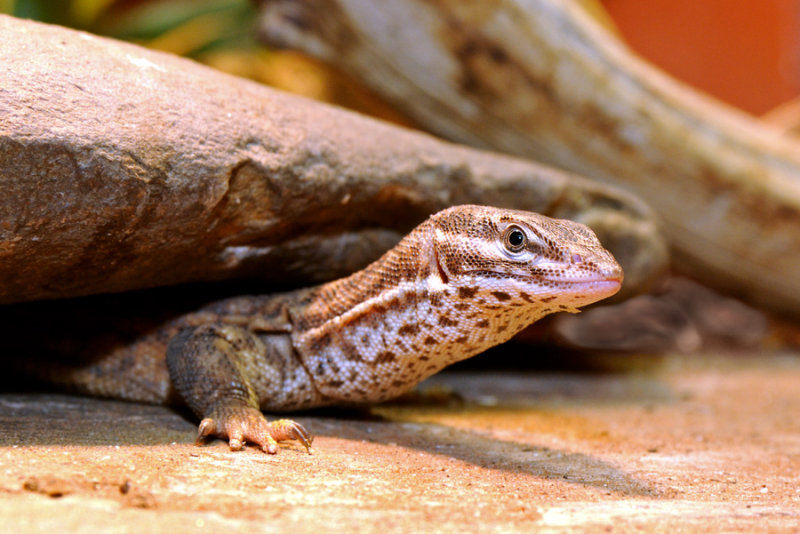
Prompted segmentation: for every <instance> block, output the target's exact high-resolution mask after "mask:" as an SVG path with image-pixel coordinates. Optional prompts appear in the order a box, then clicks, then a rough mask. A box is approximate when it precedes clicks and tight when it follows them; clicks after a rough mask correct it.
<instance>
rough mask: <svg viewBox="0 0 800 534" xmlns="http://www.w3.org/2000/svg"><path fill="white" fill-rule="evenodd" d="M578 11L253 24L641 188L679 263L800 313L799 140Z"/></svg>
mask: <svg viewBox="0 0 800 534" xmlns="http://www.w3.org/2000/svg"><path fill="white" fill-rule="evenodd" d="M577 4H578V3H577V2H563V1H560V0H491V1H484V2H461V1H458V0H396V1H393V2H373V1H371V0H330V1H329V0H304V1H286V0H277V1H275V0H273V1H266V2H264V5H263V17H262V21H261V30H262V33H263V36H264V37H265V39H266V40H267V41H269V42H271V43H273V44H279V45H283V46H292V47H295V48H299V49H302V50H304V51H306V52H308V53H310V54H312V55H314V56H317V57H318V58H322V59H324V60H326V61H328V62H330V63H332V64H334V65H336V66H338V67H340V68H342V69H344V70H346V71H349V72H350V73H351V74H354V75H355V76H357V77H358V78H360V79H362V80H364V81H365V82H366V83H367V84H368V85H370V86H371V87H372V88H374V89H375V90H377V91H378V92H380V93H382V94H383V95H384V96H386V97H387V98H388V99H390V100H391V101H392V102H394V104H396V106H397V107H398V108H399V109H401V110H402V111H404V112H405V113H407V114H408V115H409V116H410V117H412V118H413V119H414V120H415V121H416V122H417V123H418V124H420V125H423V126H424V127H426V128H427V129H429V130H430V131H432V132H435V133H437V134H439V135H441V136H444V137H446V138H449V139H451V140H456V141H459V142H464V143H467V144H471V145H473V146H477V147H482V148H491V149H494V150H500V151H503V152H507V153H511V154H515V155H519V156H524V157H529V158H533V159H536V160H539V161H544V162H548V163H551V164H555V165H558V166H560V167H562V168H566V169H570V170H572V171H576V172H579V173H582V174H585V175H587V176H590V177H593V178H596V179H599V180H603V181H605V182H608V183H612V184H617V185H621V186H624V187H625V188H627V189H629V190H632V191H634V192H636V193H637V194H638V195H640V196H641V197H642V198H644V199H645V200H646V201H648V202H649V203H650V204H651V205H652V206H653V207H654V208H655V209H656V211H657V212H658V213H659V215H660V216H661V218H662V219H663V229H664V232H665V233H666V235H667V237H668V240H669V242H670V244H671V246H672V248H673V250H674V251H675V253H676V254H675V256H676V261H675V264H676V266H677V267H678V268H679V269H681V270H683V271H685V272H689V273H691V274H693V275H695V276H696V277H698V278H700V279H701V280H703V281H704V282H706V283H708V284H711V285H714V286H716V287H718V288H723V289H726V290H729V291H733V292H736V293H738V294H740V295H743V296H745V297H747V298H748V299H749V300H751V301H752V302H756V303H761V304H764V305H768V306H770V307H772V308H773V309H777V310H781V311H783V312H788V313H791V314H793V315H794V316H795V317H800V145H798V144H794V143H792V142H790V141H789V140H786V139H781V138H780V136H779V135H778V134H776V133H775V132H773V131H770V130H768V129H766V128H764V127H763V126H762V125H760V124H759V123H758V122H757V121H755V120H753V119H750V118H747V117H745V116H744V115H742V114H739V113H737V112H735V111H733V110H730V109H728V108H725V107H723V106H722V105H719V104H717V103H715V102H712V101H711V100H710V99H706V98H705V97H703V96H702V95H699V94H697V93H695V92H693V91H692V90H690V89H688V88H686V87H683V86H681V85H679V84H678V83H676V82H675V81H673V80H671V79H669V78H668V77H666V76H665V75H663V74H662V73H660V72H657V71H656V70H655V69H653V68H651V67H650V66H648V65H647V64H645V63H644V62H642V61H640V60H638V59H637V58H636V57H634V56H633V55H632V54H631V53H630V52H629V51H628V50H627V49H626V48H625V47H623V46H622V45H620V43H619V42H618V41H617V40H616V39H615V38H614V37H613V36H611V35H610V34H608V33H607V32H605V31H604V30H603V29H602V28H600V27H599V26H598V25H596V24H595V23H594V22H593V21H592V20H591V19H590V18H589V17H588V16H587V15H586V14H585V13H584V12H583V11H582V10H581V9H580V8H579V6H578V5H577Z"/></svg>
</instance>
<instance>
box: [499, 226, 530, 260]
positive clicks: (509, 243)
mask: <svg viewBox="0 0 800 534" xmlns="http://www.w3.org/2000/svg"><path fill="white" fill-rule="evenodd" d="M527 244H528V236H526V235H525V232H523V231H522V228H520V227H519V226H509V227H508V228H507V229H506V231H505V233H504V234H503V245H505V247H506V249H507V250H508V251H509V252H511V253H514V254H516V253H517V252H520V251H522V250H523V249H524V248H525V246H526V245H527Z"/></svg>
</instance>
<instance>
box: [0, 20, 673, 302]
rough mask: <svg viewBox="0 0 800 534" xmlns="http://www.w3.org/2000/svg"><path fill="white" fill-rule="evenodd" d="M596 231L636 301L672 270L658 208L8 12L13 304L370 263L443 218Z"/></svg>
mask: <svg viewBox="0 0 800 534" xmlns="http://www.w3.org/2000/svg"><path fill="white" fill-rule="evenodd" d="M459 203H486V204H494V205H498V206H507V207H517V208H522V209H529V210H535V211H540V212H544V213H549V214H550V215H553V216H556V217H569V218H574V219H577V220H581V221H584V222H586V223H587V224H590V225H592V226H593V227H594V228H595V229H596V230H597V231H598V233H599V234H600V235H601V236H602V237H603V238H604V239H605V240H606V243H607V246H608V247H609V248H611V249H612V251H613V252H614V253H615V254H616V255H617V257H618V258H619V259H620V262H621V263H622V264H623V266H624V267H625V269H626V274H627V280H626V281H627V282H628V284H626V285H627V286H628V287H629V288H630V289H635V288H636V287H637V286H641V284H643V283H645V282H646V281H647V279H649V278H651V277H652V276H653V274H654V273H655V272H657V271H658V270H660V269H661V268H662V267H663V265H664V263H665V256H666V248H665V246H664V243H663V241H662V240H661V239H660V238H659V236H658V234H657V232H656V229H655V225H654V224H653V221H652V220H651V219H650V218H649V216H648V210H647V208H645V207H643V204H642V203H641V202H639V201H637V200H636V199H635V198H633V197H632V196H631V195H629V194H626V193H623V192H621V191H618V190H615V189H613V188H610V187H605V186H600V185H597V184H593V183H591V182H588V181H585V180H583V179H580V178H577V177H575V176H571V175H568V174H566V173H563V172H560V171H554V170H550V169H548V168H545V167H542V166H539V165H535V164H531V163H528V162H524V161H521V160H518V159H513V158H511V157H507V156H500V155H493V154H489V153H485V152H481V151H477V150H473V149H468V148H465V147H459V146H455V145H452V144H449V143H445V142H441V141H438V140H436V139H434V138H432V137H430V136H427V135H424V134H419V133H414V132H411V131H409V130H404V129H401V128H397V127H392V126H389V125H387V124H383V123H380V122H378V121H375V120H372V119H368V118H365V117H362V116H359V115H356V114H354V113H350V112H346V111H343V110H339V109H336V108H332V107H330V106H325V105H322V104H319V103H315V102H311V101H308V100H305V99H302V98H298V97H293V96H290V95H286V94H282V93H280V92H277V91H274V90H270V89H269V88H266V87H263V86H260V85H258V84H255V83H252V82H248V81H246V80H242V79H238V78H234V77H231V76H227V75H224V74H221V73H219V72H216V71H214V70H212V69H209V68H206V67H203V66H201V65H198V64H196V63H193V62H191V61H187V60H183V59H180V58H176V57H173V56H170V55H167V54H162V53H156V52H152V51H147V50H145V49H143V48H140V47H137V46H133V45H128V44H123V43H119V42H115V41H112V40H109V39H103V38H99V37H95V36H91V35H88V34H84V33H79V32H75V31H71V30H66V29H63V28H58V27H54V26H47V25H43V24H38V23H33V22H28V21H22V20H18V19H14V18H10V17H5V16H0V303H9V302H15V301H22V300H33V299H41V298H52V297H66V296H74V295H81V294H91V293H97V292H110V291H122V290H127V289H134V288H142V287H152V286H159V285H166V284H174V283H178V282H186V281H197V280H216V279H222V278H231V277H237V276H238V277H241V276H245V275H248V276H253V275H257V276H259V277H260V278H262V279H265V280H270V281H275V282H280V281H285V280H293V281H295V282H296V283H304V284H309V283H312V282H315V281H318V280H322V279H327V278H332V277H336V276H340V275H343V274H345V273H348V272H351V271H352V270H354V269H357V268H360V267H361V266H363V265H364V264H365V263H366V262H368V261H369V260H371V259H373V258H375V257H376V256H377V255H379V254H380V253H381V252H382V251H383V250H385V249H386V248H388V247H389V246H391V245H393V244H394V242H395V241H396V240H397V239H399V237H400V236H401V235H402V233H404V232H405V231H407V230H408V229H410V228H411V227H412V226H414V225H415V224H416V223H418V222H419V221H420V220H422V219H423V218H424V217H425V216H427V215H428V214H429V213H431V212H433V211H436V210H438V209H441V208H443V207H446V206H448V205H452V204H459Z"/></svg>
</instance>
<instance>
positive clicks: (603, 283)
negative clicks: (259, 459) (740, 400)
mask: <svg viewBox="0 0 800 534" xmlns="http://www.w3.org/2000/svg"><path fill="white" fill-rule="evenodd" d="M622 280H623V272H622V268H621V267H620V266H619V264H618V263H617V262H616V260H615V259H614V258H613V256H612V255H611V254H610V253H609V252H608V251H607V250H605V249H604V248H603V246H602V245H601V244H600V241H599V240H598V239H597V237H596V235H595V234H594V233H593V232H592V231H591V230H590V229H589V228H588V227H586V226H584V225H583V224H580V223H577V222H573V221H569V220H560V219H552V218H549V217H546V216H544V215H540V214H537V213H533V212H526V211H517V210H510V209H500V208H493V207H486V206H476V205H462V206H455V207H451V208H448V209H445V210H443V211H440V212H438V213H435V214H434V215H432V216H430V217H429V218H428V219H427V220H426V221H424V222H423V223H421V224H420V225H419V226H417V227H416V228H415V229H413V230H412V231H411V232H410V233H409V234H408V235H407V236H406V237H404V238H403V239H401V240H400V241H399V242H398V244H397V245H396V246H395V247H394V248H392V249H391V250H389V251H388V252H386V253H385V254H384V255H383V256H382V257H380V258H379V259H377V260H376V261H374V262H373V263H371V264H370V265H368V266H367V267H365V268H364V269H362V270H361V271H358V272H356V273H354V274H352V275H350V276H348V277H346V278H341V279H338V280H334V281H332V282H328V283H325V284H323V285H320V286H316V287H311V288H303V289H298V290H294V291H290V292H286V293H277V294H269V295H259V296H238V297H230V298H227V299H223V300H220V301H216V302H213V303H211V304H207V305H205V306H203V307H201V308H199V309H198V310H196V311H193V312H189V313H187V314H184V315H181V316H178V317H174V318H171V319H169V320H167V321H166V322H165V323H164V324H162V325H160V326H159V327H158V328H155V329H154V330H153V331H151V332H148V333H147V334H145V335H143V336H138V337H133V338H131V339H129V340H127V341H126V342H120V343H118V344H113V345H111V346H110V348H108V349H107V350H106V352H105V353H103V354H99V355H96V356H94V357H93V358H92V360H91V362H89V363H87V364H85V365H82V366H77V367H70V366H67V365H61V366H51V367H49V369H48V370H46V371H41V370H39V372H38V373H37V374H39V375H40V377H43V378H45V379H46V380H49V381H51V382H55V383H58V384H61V385H64V386H67V387H69V388H70V389H72V390H77V391H79V392H82V393H88V394H94V395H99V396H106V397H115V398H122V399H128V400H133V401H141V402H151V403H167V404H168V403H174V402H183V403H185V404H187V405H188V406H189V407H190V408H191V409H192V410H193V411H194V412H195V413H196V414H197V416H198V417H199V418H200V419H201V422H200V424H199V427H198V442H200V441H203V440H206V439H209V438H212V437H219V438H222V439H227V440H228V444H229V446H230V448H231V449H232V450H239V449H242V448H243V447H244V446H245V445H246V444H248V443H249V444H254V445H256V446H258V447H259V448H261V449H262V450H263V451H265V452H267V453H273V454H274V453H275V452H277V450H278V442H281V441H291V440H297V441H299V442H300V443H301V444H302V445H304V446H305V448H306V450H308V451H309V452H310V450H311V449H310V447H311V442H312V438H311V435H310V433H309V432H308V431H307V430H306V429H305V428H304V427H303V426H302V425H300V424H299V423H297V422H295V421H293V420H291V419H277V420H272V421H268V420H267V418H266V416H265V415H264V413H263V412H262V410H264V411H268V412H283V411H295V410H301V409H307V408H313V407H318V406H324V405H331V404H339V405H353V404H360V403H376V402H381V401H385V400H388V399H392V398H394V397H397V396H399V395H401V394H402V393H404V392H406V391H408V390H409V389H411V388H412V387H414V386H415V385H416V384H417V383H419V382H420V381H421V380H423V379H424V378H426V377H428V376H430V375H432V374H434V373H436V372H438V371H439V370H441V369H442V368H444V367H446V366H448V365H450V364H452V363H454V362H457V361H459V360H463V359H465V358H469V357H471V356H473V355H475V354H478V353H480V352H482V351H484V350H486V349H487V348H489V347H491V346H494V345H497V344H499V343H502V342H504V341H506V340H508V339H509V338H511V337H512V336H513V335H514V334H516V333H517V332H518V331H520V330H521V329H522V328H524V327H526V326H528V325H530V324H531V323H533V322H535V321H537V320H538V319H540V318H542V317H543V316H545V315H548V314H551V313H555V312H561V311H565V312H572V313H575V312H578V311H579V309H578V308H579V307H580V306H584V305H587V304H591V303H593V302H595V301H598V300H601V299H603V298H606V297H609V296H611V295H613V294H614V293H616V292H617V291H618V290H619V288H620V286H621V284H622ZM45 375H46V376H45Z"/></svg>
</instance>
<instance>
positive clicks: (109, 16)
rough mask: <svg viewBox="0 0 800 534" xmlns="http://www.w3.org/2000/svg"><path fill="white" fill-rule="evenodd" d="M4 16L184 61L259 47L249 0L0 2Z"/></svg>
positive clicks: (253, 12) (52, 0) (45, 0)
mask: <svg viewBox="0 0 800 534" xmlns="http://www.w3.org/2000/svg"><path fill="white" fill-rule="evenodd" d="M0 13H6V14H10V15H14V16H17V17H21V18H29V19H34V20H38V21H42V22H49V23H52V24H59V25H61V26H68V27H71V28H78V29H81V30H86V31H89V32H92V33H96V34H100V35H107V36H110V37H115V38H117V39H123V40H126V41H133V42H137V43H139V44H143V45H145V46H149V47H152V48H158V49H161V50H166V51H169V52H172V53H175V54H180V55H184V56H197V55H200V54H203V53H207V52H210V51H218V50H224V49H232V48H234V49H242V48H244V49H252V48H254V47H256V46H257V45H256V43H255V41H254V39H253V35H254V29H253V25H254V24H255V21H256V10H255V7H254V6H253V5H252V3H251V2H249V1H248V0H0Z"/></svg>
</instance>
